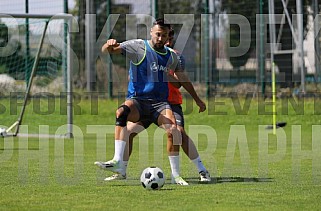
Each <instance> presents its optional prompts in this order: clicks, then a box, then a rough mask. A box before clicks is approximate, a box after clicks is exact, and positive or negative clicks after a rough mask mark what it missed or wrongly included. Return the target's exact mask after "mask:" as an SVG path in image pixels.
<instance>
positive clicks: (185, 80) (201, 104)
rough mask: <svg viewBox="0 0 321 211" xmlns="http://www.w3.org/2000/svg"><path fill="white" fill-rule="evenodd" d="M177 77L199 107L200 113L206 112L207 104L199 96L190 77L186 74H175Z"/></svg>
mask: <svg viewBox="0 0 321 211" xmlns="http://www.w3.org/2000/svg"><path fill="white" fill-rule="evenodd" d="M175 75H176V77H177V78H178V80H179V81H180V84H181V85H182V86H183V87H184V89H185V90H186V91H187V92H188V93H189V94H190V95H191V96H192V97H193V99H194V100H195V102H196V104H197V106H198V107H199V112H203V111H205V110H206V105H205V103H204V102H203V101H202V100H201V99H200V98H199V96H198V95H197V93H196V91H195V89H194V86H193V84H192V82H191V81H190V80H189V78H188V76H187V75H186V74H185V73H184V72H175Z"/></svg>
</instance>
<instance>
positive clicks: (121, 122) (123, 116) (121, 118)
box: [116, 105, 130, 127]
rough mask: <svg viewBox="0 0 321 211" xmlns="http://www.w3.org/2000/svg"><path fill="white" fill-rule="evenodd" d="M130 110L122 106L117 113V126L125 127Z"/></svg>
mask: <svg viewBox="0 0 321 211" xmlns="http://www.w3.org/2000/svg"><path fill="white" fill-rule="evenodd" d="M129 113H130V108H129V107H128V106H127V105H121V106H119V108H118V109H117V111H116V126H121V127H125V126H126V123H127V118H128V115H129Z"/></svg>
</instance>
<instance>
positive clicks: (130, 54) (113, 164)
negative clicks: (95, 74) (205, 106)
mask: <svg viewBox="0 0 321 211" xmlns="http://www.w3.org/2000/svg"><path fill="white" fill-rule="evenodd" d="M170 28H171V26H170V25H169V24H166V23H165V22H164V19H157V20H156V21H155V22H154V23H153V27H152V28H151V31H150V35H151V39H150V40H140V39H134V40H129V41H125V42H122V43H118V42H117V41H116V40H115V39H109V40H107V42H106V43H105V44H104V45H103V47H102V52H103V53H110V54H122V55H124V56H126V57H127V58H128V59H129V60H130V69H129V83H128V95H127V99H126V100H125V102H124V103H123V104H122V105H121V106H120V107H119V108H118V109H117V111H116V126H115V152H114V157H113V159H112V160H110V161H107V162H100V161H97V162H95V164H96V165H97V166H98V167H100V168H102V169H105V170H110V171H112V172H115V173H122V172H121V171H122V170H123V155H124V149H125V146H126V143H127V141H128V136H129V134H128V133H127V132H126V125H127V121H131V122H139V121H144V120H150V121H152V122H153V123H155V124H156V125H159V126H161V127H163V128H164V129H165V131H166V133H167V152H168V156H169V161H170V164H171V169H172V176H173V177H174V178H176V183H177V184H179V185H186V184H187V183H186V182H185V181H184V179H183V178H181V177H180V175H179V147H180V144H181V134H180V132H179V131H178V130H177V127H176V121H175V117H174V114H173V112H172V110H171V107H170V105H169V104H168V102H167V98H168V74H169V70H170V69H171V70H174V71H175V74H176V76H177V78H178V80H180V81H187V80H188V79H187V78H186V76H185V74H184V73H183V69H182V67H181V66H180V63H179V58H178V55H177V54H176V53H175V52H174V51H171V50H170V49H169V48H167V47H166V46H165V43H166V42H167V40H168V36H169V31H170Z"/></svg>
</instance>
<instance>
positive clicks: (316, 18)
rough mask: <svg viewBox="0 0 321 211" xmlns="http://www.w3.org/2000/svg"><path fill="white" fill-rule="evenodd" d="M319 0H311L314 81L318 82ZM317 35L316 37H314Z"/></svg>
mask: <svg viewBox="0 0 321 211" xmlns="http://www.w3.org/2000/svg"><path fill="white" fill-rule="evenodd" d="M318 7H319V1H318V0H314V1H313V16H314V18H313V20H314V27H313V28H314V37H315V39H314V42H315V45H314V46H315V54H314V60H315V78H316V82H317V83H319V75H320V40H319V39H320V36H317V35H318V31H317V28H318V25H319V24H320V20H319V16H318V14H319V10H318ZM316 36H317V37H316Z"/></svg>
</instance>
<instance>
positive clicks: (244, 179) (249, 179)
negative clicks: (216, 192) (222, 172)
mask: <svg viewBox="0 0 321 211" xmlns="http://www.w3.org/2000/svg"><path fill="white" fill-rule="evenodd" d="M186 181H187V182H188V183H190V184H219V183H233V182H243V183H256V182H273V181H274V180H273V178H257V177H212V181H211V182H207V183H206V182H205V183H202V182H200V181H199V178H198V177H193V178H186Z"/></svg>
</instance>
